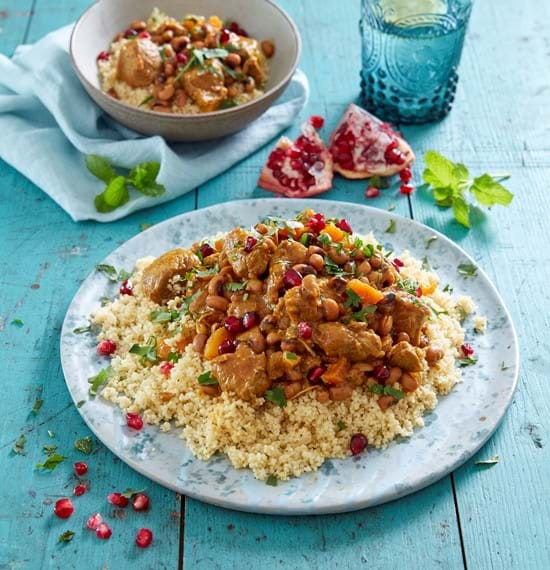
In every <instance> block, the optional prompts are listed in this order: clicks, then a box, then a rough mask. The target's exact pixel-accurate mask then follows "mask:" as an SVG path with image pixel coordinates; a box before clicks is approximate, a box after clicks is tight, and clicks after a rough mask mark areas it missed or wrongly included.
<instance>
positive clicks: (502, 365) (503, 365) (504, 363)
mask: <svg viewBox="0 0 550 570" xmlns="http://www.w3.org/2000/svg"><path fill="white" fill-rule="evenodd" d="M508 368H510V367H509V366H506V362H504V360H503V361H502V362H501V363H500V369H501V370H503V371H504V370H508Z"/></svg>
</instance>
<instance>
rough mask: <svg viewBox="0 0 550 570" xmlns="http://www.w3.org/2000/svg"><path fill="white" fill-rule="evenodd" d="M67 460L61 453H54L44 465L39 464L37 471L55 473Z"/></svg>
mask: <svg viewBox="0 0 550 570" xmlns="http://www.w3.org/2000/svg"><path fill="white" fill-rule="evenodd" d="M65 459H67V458H66V457H65V456H64V455H60V454H59V453H54V454H53V455H50V456H49V457H48V458H47V459H46V460H45V461H44V462H43V463H37V464H36V466H35V467H36V469H40V470H42V471H53V470H54V469H55V468H56V467H57V466H58V465H59V464H60V463H63V461H65Z"/></svg>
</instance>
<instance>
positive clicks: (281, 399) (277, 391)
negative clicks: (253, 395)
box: [265, 388, 287, 408]
mask: <svg viewBox="0 0 550 570" xmlns="http://www.w3.org/2000/svg"><path fill="white" fill-rule="evenodd" d="M265 399H266V400H269V401H270V402H273V403H274V404H276V405H277V406H279V407H280V408H284V407H285V406H286V403H287V402H286V396H285V391H284V390H283V389H282V388H273V389H272V390H268V391H267V392H266V393H265Z"/></svg>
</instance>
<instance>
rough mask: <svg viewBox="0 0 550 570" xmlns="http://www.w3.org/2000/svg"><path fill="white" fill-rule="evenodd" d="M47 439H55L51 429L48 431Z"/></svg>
mask: <svg viewBox="0 0 550 570" xmlns="http://www.w3.org/2000/svg"><path fill="white" fill-rule="evenodd" d="M48 437H49V438H53V437H55V433H54V432H53V431H52V430H51V429H49V430H48Z"/></svg>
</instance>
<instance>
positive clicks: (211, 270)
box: [195, 264, 220, 279]
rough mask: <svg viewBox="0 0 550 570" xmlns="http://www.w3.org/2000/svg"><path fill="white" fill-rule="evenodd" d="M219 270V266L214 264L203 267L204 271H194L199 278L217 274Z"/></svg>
mask: <svg viewBox="0 0 550 570" xmlns="http://www.w3.org/2000/svg"><path fill="white" fill-rule="evenodd" d="M219 272H220V268H219V266H218V265H217V264H216V265H214V267H210V268H209V269H205V270H204V271H195V275H196V276H197V277H198V278H199V279H203V278H204V277H212V275H217V274H218V273H219Z"/></svg>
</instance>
